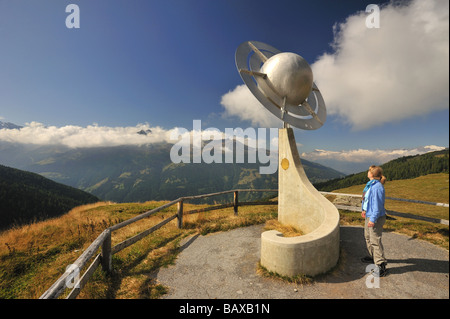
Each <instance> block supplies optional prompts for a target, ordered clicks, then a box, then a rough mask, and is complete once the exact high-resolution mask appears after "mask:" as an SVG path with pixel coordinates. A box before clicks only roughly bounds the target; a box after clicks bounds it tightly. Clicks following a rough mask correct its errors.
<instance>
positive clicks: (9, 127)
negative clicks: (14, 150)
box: [0, 121, 22, 130]
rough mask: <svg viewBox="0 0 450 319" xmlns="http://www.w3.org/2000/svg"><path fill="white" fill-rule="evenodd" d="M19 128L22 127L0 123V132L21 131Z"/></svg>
mask: <svg viewBox="0 0 450 319" xmlns="http://www.w3.org/2000/svg"><path fill="white" fill-rule="evenodd" d="M21 128H22V126H19V125H16V124H14V123H10V122H2V121H0V130H1V129H8V130H13V129H21Z"/></svg>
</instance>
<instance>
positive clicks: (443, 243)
mask: <svg viewBox="0 0 450 319" xmlns="http://www.w3.org/2000/svg"><path fill="white" fill-rule="evenodd" d="M363 188H364V185H356V186H352V187H347V188H342V189H337V190H335V191H334V192H336V193H344V194H361V192H362V190H363ZM385 190H386V196H387V197H394V198H403V199H415V200H421V201H428V202H436V203H447V204H448V202H449V175H448V174H445V173H441V174H429V175H426V176H421V177H417V178H414V179H409V180H396V181H388V182H386V184H385ZM385 207H386V209H387V210H392V211H397V212H401V213H410V214H413V215H419V216H425V217H433V218H439V219H445V220H449V208H448V207H438V206H432V205H427V204H417V203H408V202H401V201H394V200H386V206H385ZM341 224H343V225H346V224H347V225H360V226H363V225H364V220H363V218H362V217H361V214H360V213H357V212H350V211H341ZM384 229H385V231H392V232H398V233H402V234H406V235H408V236H411V238H418V239H422V240H426V241H429V242H431V243H433V244H435V245H438V246H440V247H443V248H445V249H447V250H448V249H449V226H448V225H443V224H436V223H430V222H425V221H419V220H414V219H409V218H402V217H397V216H393V217H390V218H388V220H387V221H386V224H385V226H384Z"/></svg>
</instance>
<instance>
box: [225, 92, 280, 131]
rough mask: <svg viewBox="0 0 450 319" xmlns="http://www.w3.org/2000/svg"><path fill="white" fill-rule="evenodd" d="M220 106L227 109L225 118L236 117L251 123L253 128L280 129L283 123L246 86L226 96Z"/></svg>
mask: <svg viewBox="0 0 450 319" xmlns="http://www.w3.org/2000/svg"><path fill="white" fill-rule="evenodd" d="M220 104H222V106H223V107H224V108H225V112H224V113H223V116H224V117H234V116H235V117H238V118H239V119H241V120H244V121H250V122H251V123H252V126H259V127H280V125H281V121H280V120H279V119H278V118H277V117H275V115H273V114H272V113H270V112H269V111H268V110H266V108H265V107H264V106H262V105H261V103H259V101H258V100H257V99H256V98H255V97H254V96H253V94H252V93H251V92H250V90H249V89H248V88H247V86H246V85H244V84H242V85H238V86H237V87H236V88H235V89H234V90H232V91H230V92H228V93H226V94H224V95H223V96H222V99H221V101H220Z"/></svg>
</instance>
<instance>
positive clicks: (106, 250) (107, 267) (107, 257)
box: [102, 229, 112, 273]
mask: <svg viewBox="0 0 450 319" xmlns="http://www.w3.org/2000/svg"><path fill="white" fill-rule="evenodd" d="M102 269H103V271H106V272H107V273H110V272H111V271H112V253H111V230H110V229H108V230H107V234H106V237H105V239H104V240H103V244H102Z"/></svg>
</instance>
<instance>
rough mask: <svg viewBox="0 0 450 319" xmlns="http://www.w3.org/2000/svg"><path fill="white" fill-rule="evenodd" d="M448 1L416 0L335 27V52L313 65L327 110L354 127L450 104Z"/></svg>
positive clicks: (384, 8)
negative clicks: (370, 21)
mask: <svg viewBox="0 0 450 319" xmlns="http://www.w3.org/2000/svg"><path fill="white" fill-rule="evenodd" d="M448 12H449V2H448V1H447V0H430V1H420V0H415V1H412V2H410V3H409V4H408V5H403V6H397V5H394V4H389V5H387V6H385V7H382V8H381V10H380V28H378V29H375V28H373V29H368V28H366V27H365V20H366V17H367V16H368V14H367V13H365V12H361V13H358V14H355V15H353V16H350V17H349V18H347V20H346V21H345V22H344V23H342V24H339V25H337V26H335V39H334V44H333V47H334V49H335V53H333V54H324V55H322V56H321V57H320V58H319V59H318V60H317V61H316V62H315V63H314V64H312V65H311V67H312V69H313V73H314V79H315V81H316V83H317V85H318V87H319V88H320V90H321V91H322V93H323V96H324V98H325V101H326V104H327V110H328V113H329V114H331V115H335V116H337V117H338V118H340V119H341V120H343V121H344V122H345V123H346V124H349V125H350V126H352V127H353V128H354V129H356V130H358V129H367V128H370V127H374V126H377V125H380V124H383V123H387V122H392V121H396V120H402V119H406V118H410V117H413V116H417V115H423V114H427V113H430V112H432V111H436V110H443V109H447V108H448V99H449V94H448V92H449V90H448V86H449V13H448Z"/></svg>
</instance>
